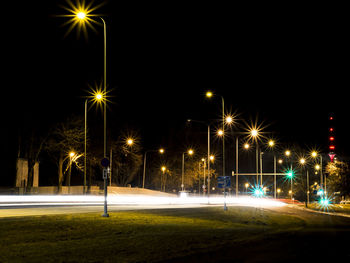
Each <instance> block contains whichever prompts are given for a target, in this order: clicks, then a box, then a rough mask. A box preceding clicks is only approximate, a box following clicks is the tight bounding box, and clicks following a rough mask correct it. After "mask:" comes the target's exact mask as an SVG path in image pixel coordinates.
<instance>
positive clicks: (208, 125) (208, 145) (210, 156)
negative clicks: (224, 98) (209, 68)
mask: <svg viewBox="0 0 350 263" xmlns="http://www.w3.org/2000/svg"><path fill="white" fill-rule="evenodd" d="M209 93H210V92H209ZM187 121H188V122H198V123H202V124H204V125H206V126H207V127H208V142H207V147H208V150H207V161H208V197H209V195H210V179H211V176H210V160H214V156H212V155H210V124H207V123H206V122H204V121H197V120H192V119H188V120H187ZM212 158H213V159H212Z"/></svg>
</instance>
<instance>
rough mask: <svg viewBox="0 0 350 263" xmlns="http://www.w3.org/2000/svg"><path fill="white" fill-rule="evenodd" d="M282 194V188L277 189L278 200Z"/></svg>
mask: <svg viewBox="0 0 350 263" xmlns="http://www.w3.org/2000/svg"><path fill="white" fill-rule="evenodd" d="M280 193H281V189H280V188H278V189H277V198H279V197H280Z"/></svg>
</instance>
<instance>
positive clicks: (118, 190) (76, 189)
mask: <svg viewBox="0 0 350 263" xmlns="http://www.w3.org/2000/svg"><path fill="white" fill-rule="evenodd" d="M17 190H18V191H16V192H17V194H23V193H25V192H24V191H21V190H23V189H22V188H18V189H17ZM83 190H84V187H83V186H82V185H78V186H70V187H68V186H62V188H61V193H60V194H62V195H69V194H70V195H82V194H84V191H83ZM107 192H108V194H116V195H152V196H175V194H170V193H164V192H159V191H155V190H150V189H143V188H137V187H135V188H132V187H118V186H108V187H107ZM29 193H30V194H37V195H56V194H58V187H57V186H40V187H32V188H31V190H30V192H29ZM27 194H28V192H27ZM88 194H91V195H102V194H103V188H102V189H100V188H99V187H98V186H91V187H90V189H89V191H88Z"/></svg>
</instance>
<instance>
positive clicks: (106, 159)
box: [101, 158, 109, 167]
mask: <svg viewBox="0 0 350 263" xmlns="http://www.w3.org/2000/svg"><path fill="white" fill-rule="evenodd" d="M101 165H102V166H103V167H108V166H109V160H108V158H103V159H102V160H101Z"/></svg>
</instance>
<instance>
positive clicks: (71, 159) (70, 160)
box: [68, 151, 75, 194]
mask: <svg viewBox="0 0 350 263" xmlns="http://www.w3.org/2000/svg"><path fill="white" fill-rule="evenodd" d="M74 156H75V152H73V151H72V152H70V153H69V173H68V176H69V177H68V194H70V181H71V176H72V162H73V158H74Z"/></svg>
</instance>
